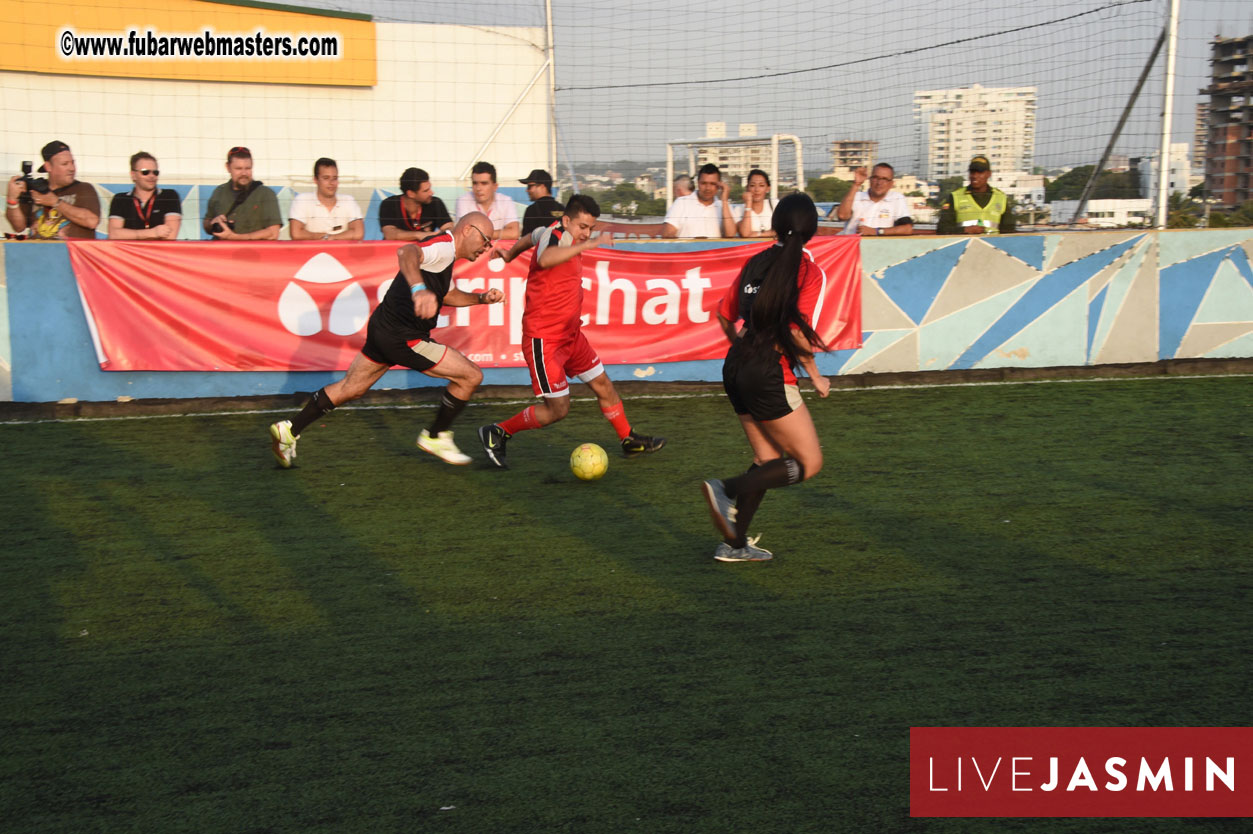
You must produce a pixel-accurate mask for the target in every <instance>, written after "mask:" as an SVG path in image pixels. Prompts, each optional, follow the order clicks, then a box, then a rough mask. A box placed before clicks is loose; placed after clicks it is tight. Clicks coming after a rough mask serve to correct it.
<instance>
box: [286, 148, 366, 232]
mask: <svg viewBox="0 0 1253 834" xmlns="http://www.w3.org/2000/svg"><path fill="white" fill-rule="evenodd" d="M313 180H314V182H315V183H317V188H318V190H317V191H316V192H314V193H308V192H306V193H304V194H297V195H296V197H295V199H293V200H292V203H291V209H290V214H291V219H290V221H289V222H290V223H291V239H292V240H361V239H362V238H364V237H365V220H364V219H363V217H364V215H362V214H361V207H360V206H359V205H357V201H356V199H354V198H353V196H352V195H351V194H343V195H341V194H339V193H338V192H339V166H338V165H337V164H336V163H335V160H333V159H329V158H327V157H325V156H324V157H322V158H321V159H319V160H318V161H317V162H315V163H313Z"/></svg>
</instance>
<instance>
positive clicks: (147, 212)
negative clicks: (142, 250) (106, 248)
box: [109, 151, 183, 240]
mask: <svg viewBox="0 0 1253 834" xmlns="http://www.w3.org/2000/svg"><path fill="white" fill-rule="evenodd" d="M160 176H161V171H160V170H159V169H158V168H157V159H156V157H154V156H153V155H152V154H150V153H148V152H147V151H140V152H139V153H137V154H135V155H134V156H132V157H131V182H133V183H135V187H134V188H132V189H131V190H130V191H127V192H125V193H123V194H114V195H113V201H112V202H111V203H110V204H109V240H177V239H178V230H179V227H180V226H182V223H183V205H182V202H181V201H180V200H179V199H178V192H177V191H175V190H174V189H172V188H162V189H160V190H158V189H157V178H158V177H160Z"/></svg>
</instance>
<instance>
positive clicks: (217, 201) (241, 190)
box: [204, 146, 283, 240]
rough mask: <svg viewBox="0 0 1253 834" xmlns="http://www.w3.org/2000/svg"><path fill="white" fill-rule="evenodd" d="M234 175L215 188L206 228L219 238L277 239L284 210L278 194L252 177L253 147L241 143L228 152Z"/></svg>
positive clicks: (207, 213) (205, 214)
mask: <svg viewBox="0 0 1253 834" xmlns="http://www.w3.org/2000/svg"><path fill="white" fill-rule="evenodd" d="M226 171H227V173H228V174H230V175H231V178H230V181H229V182H224V183H222V184H221V185H219V186H218V187H217V188H216V189H214V191H213V195H212V196H211V197H209V203H208V205H207V207H206V209H205V213H204V230H205V232H206V233H208V234H210V235H212V236H213V237H214V238H215V239H217V240H278V235H279V232H281V231H282V230H283V214H282V212H280V211H279V208H278V198H277V197H276V196H274V192H273V191H271V190H270V189H268V188H266V187H265V185H264V184H262V182H261V180H254V179H253V178H252V151H250V150H248V149H247V148H245V147H242V146H239V147H234V148H231V149H230V150H229V151H227V154H226Z"/></svg>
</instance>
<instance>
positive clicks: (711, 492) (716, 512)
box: [702, 479, 735, 539]
mask: <svg viewBox="0 0 1253 834" xmlns="http://www.w3.org/2000/svg"><path fill="white" fill-rule="evenodd" d="M702 488H703V490H704V492H705V500H706V501H707V502H708V503H709V515H710V516H711V517H712V518H713V521H714V526H715V527H717V528H718V532H720V533H722V535H724V536H726V537H727V538H728V539H733V538H735V502H734V501H732V500H731V499H730V498H728V497H727V492H726V489H725V488H724V487H723V485H722V481H719V480H717V479H714V480H711V481H705V483H704V485H703V487H702Z"/></svg>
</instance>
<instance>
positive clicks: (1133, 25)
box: [314, 0, 1253, 169]
mask: <svg viewBox="0 0 1253 834" xmlns="http://www.w3.org/2000/svg"><path fill="white" fill-rule="evenodd" d="M314 5H321V6H324V7H326V8H341V7H342V6H340V5H337V4H334V3H321V4H316V3H315V4H314ZM353 8H354V10H357V11H364V12H367V13H371V14H375V15H377V16H379V17H380V19H394V20H408V21H419V22H431V23H460V24H464V25H474V26H492V25H496V26H501V25H529V26H540V27H542V26H543V25H544V6H543V4H542V3H536V4H534V5H533V6H519V5H516V4H511V5H508V6H506V5H501V4H498V3H491V2H483V0H466V2H464V3H460V4H458V6H457V7H456V8H455V9H450V8H446V7H436V6H433V5H432V6H429V7H426V6H416V7H415V6H414V5H413V4H410V3H401V2H398V0H368V2H365V3H364V4H359V5H355V6H354V7H353ZM1165 8H1166V2H1165V0H1106V2H1101V1H1100V0H1092V1H1090V2H1075V0H1059V1H1058V2H1055V3H1053V4H1049V5H1048V6H1047V7H1041V5H1040V4H1028V3H1023V4H1020V5H1018V6H1016V7H1014V8H998V9H995V10H990V9H987V8H985V7H983V6H979V7H973V6H970V7H959V8H949V9H943V10H941V9H935V8H933V7H931V6H929V5H924V4H919V3H911V2H886V3H883V4H880V5H879V6H877V7H876V8H875V9H874V10H872V11H866V12H861V11H856V10H848V11H841V13H840V14H839V15H838V16H833V15H832V14H831V13H830V10H829V8H828V7H826V6H823V5H822V4H818V3H814V4H812V5H811V6H793V7H788V8H786V9H763V8H760V7H759V5H758V4H752V3H747V2H731V3H729V4H728V5H727V8H725V9H722V10H720V13H719V15H718V16H717V17H716V18H714V17H712V16H711V15H710V14H709V13H708V11H707V10H706V9H705V8H704V7H701V8H696V7H688V6H685V5H678V6H670V7H667V8H665V9H659V8H657V7H655V6H654V5H652V4H640V5H639V6H638V7H633V6H631V5H630V4H627V5H623V6H615V7H614V8H611V9H605V10H597V11H596V13H594V14H593V13H588V12H585V11H584V10H583V9H581V8H579V7H576V6H574V5H573V4H568V3H564V2H555V3H554V4H553V25H554V30H555V37H554V40H555V43H556V53H557V60H556V86H557V97H556V104H557V106H556V111H557V122H558V132H559V139H558V145H559V147H558V156H559V157H560V158H561V160H562V161H563V162H564V161H565V160H587V159H606V160H608V159H635V160H641V161H645V160H654V159H658V158H662V157H664V152H665V143H666V142H667V141H671V140H676V139H688V138H697V137H699V136H701V135H703V132H704V125H705V123H706V122H711V121H723V122H726V123H727V124H728V125H731V124H739V123H755V124H757V125H758V131H759V133H760V134H761V135H765V136H769V135H770V134H772V133H792V134H796V135H798V136H800V137H801V139H802V141H803V142H804V147H805V155H806V166H805V167H806V168H807V169H810V168H813V167H815V166H814V165H813V164H812V163H811V162H810V160H811V159H812V158H814V157H817V156H825V155H826V149H827V146H828V145H829V143H830V142H831V141H833V140H837V139H845V138H854V139H863V140H871V141H876V142H878V143H879V147H880V152H881V154H882V156H883V158H886V159H891V160H892V161H894V162H899V163H900V164H901V165H902V166H904V167H906V168H917V167H920V166H918V164H917V163H918V162H919V161H920V160H919V159H918V152H917V143H916V140H915V135H914V129H913V128H914V124H913V119H912V94H913V92H914V91H915V90H923V89H932V88H956V87H963V86H971V85H973V84H980V85H982V86H984V87H1018V86H1036V87H1037V88H1038V89H1039V93H1038V108H1039V110H1038V114H1037V135H1036V153H1035V159H1034V161H1035V163H1036V164H1037V165H1040V166H1042V167H1045V168H1054V167H1065V166H1068V165H1081V164H1093V163H1095V162H1096V161H1097V160H1098V159H1099V156H1100V153H1101V151H1102V150H1103V149H1104V144H1105V142H1106V141H1107V140H1108V137H1109V135H1110V133H1111V131H1112V130H1113V128H1114V125H1115V124H1116V122H1117V120H1118V116H1119V114H1120V112H1121V110H1122V108H1123V106H1124V105H1125V103H1126V100H1127V96H1128V94H1129V92H1130V90H1131V88H1132V87H1133V86H1134V83H1135V80H1136V78H1137V77H1138V76H1139V74H1140V71H1141V70H1142V69H1143V66H1144V62H1145V60H1146V59H1147V57H1148V54H1149V52H1150V50H1151V48H1152V44H1153V41H1155V40H1156V37H1157V35H1158V33H1159V32H1160V29H1161V25H1162V20H1163V18H1164V14H1165ZM1247 9H1248V7H1247V4H1243V3H1237V2H1233V0H1192V2H1189V3H1186V4H1184V6H1183V11H1182V17H1181V25H1180V42H1179V56H1178V63H1177V70H1176V84H1175V106H1174V108H1173V110H1174V114H1173V115H1174V123H1173V129H1172V138H1173V141H1176V142H1179V141H1185V142H1189V143H1191V141H1192V126H1193V123H1194V119H1195V106H1196V103H1197V102H1198V101H1200V100H1201V97H1200V96H1198V95H1197V90H1199V89H1200V88H1202V87H1204V86H1205V85H1206V83H1207V81H1208V63H1207V59H1208V52H1209V49H1208V43H1209V39H1210V38H1212V37H1213V36H1214V35H1216V34H1222V35H1224V36H1231V35H1234V34H1237V33H1240V32H1243V31H1245V30H1247V31H1249V32H1253V14H1250V13H1249V12H1248V10H1247ZM998 33H999V34H998ZM1163 63H1164V59H1160V58H1159V63H1158V66H1157V67H1156V68H1155V69H1154V71H1153V73H1152V75H1151V77H1150V79H1149V82H1148V83H1147V84H1146V86H1145V89H1144V91H1143V92H1142V93H1141V96H1140V99H1139V102H1138V104H1137V106H1136V108H1135V109H1134V111H1133V113H1132V115H1131V118H1130V119H1129V120H1128V124H1127V127H1126V128H1125V129H1124V133H1123V139H1122V140H1121V141H1120V142H1119V144H1118V146H1117V147H1116V148H1115V151H1116V152H1117V153H1121V154H1125V155H1131V156H1139V155H1144V154H1146V153H1151V152H1153V151H1155V150H1156V149H1157V147H1158V146H1159V144H1160V137H1159V135H1158V134H1159V130H1158V125H1159V114H1160V110H1161V101H1162V93H1161V90H1162V85H1161V80H1160V79H1161V75H1162V71H1161V65H1162V64H1163Z"/></svg>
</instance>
